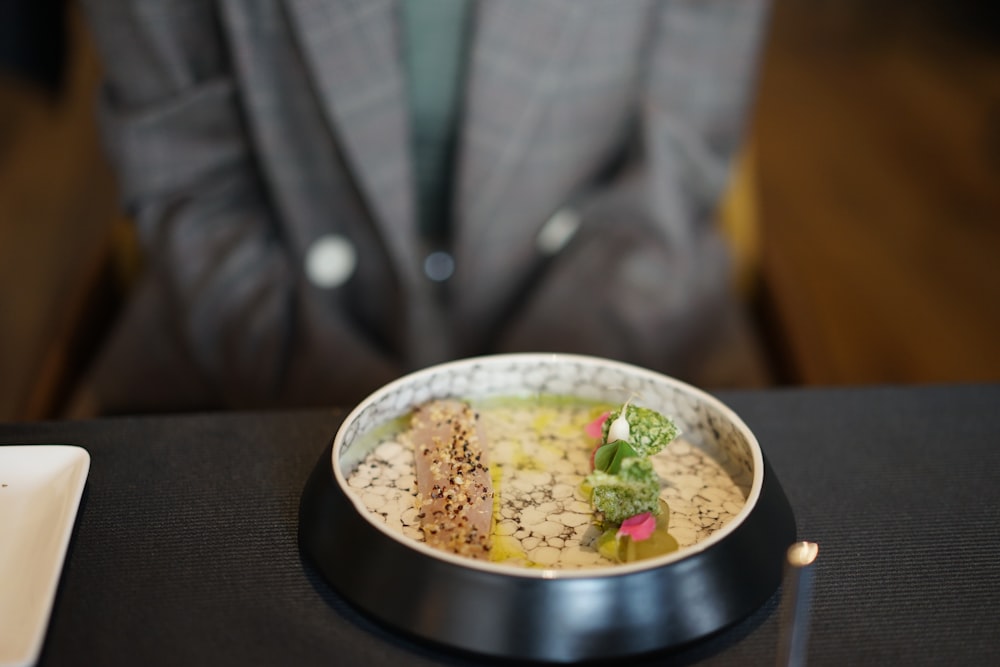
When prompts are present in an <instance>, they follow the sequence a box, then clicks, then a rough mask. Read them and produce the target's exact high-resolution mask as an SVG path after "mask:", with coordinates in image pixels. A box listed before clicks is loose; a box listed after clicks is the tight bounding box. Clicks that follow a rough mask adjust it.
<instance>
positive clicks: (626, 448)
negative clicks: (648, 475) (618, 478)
mask: <svg viewBox="0 0 1000 667" xmlns="http://www.w3.org/2000/svg"><path fill="white" fill-rule="evenodd" d="M613 444H615V445H618V451H616V452H615V457H614V458H613V459H612V460H611V464H610V465H609V466H608V472H609V473H611V474H612V475H617V474H618V471H619V470H621V469H622V461H624V460H625V459H627V458H628V457H630V456H635V455H636V454H635V450H634V449H632V446H631V445H630V444H628V443H627V442H625V441H624V440H619V441H617V442H615V443H613Z"/></svg>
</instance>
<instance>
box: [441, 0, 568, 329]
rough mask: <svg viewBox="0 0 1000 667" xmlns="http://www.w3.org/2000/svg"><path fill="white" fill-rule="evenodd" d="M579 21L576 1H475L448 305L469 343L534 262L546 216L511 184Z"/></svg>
mask: <svg viewBox="0 0 1000 667" xmlns="http://www.w3.org/2000/svg"><path fill="white" fill-rule="evenodd" d="M586 19H587V13H586V11H585V8H582V7H581V6H580V3H579V2H577V1H576V0H544V1H543V0H534V1H533V2H481V3H479V5H478V12H477V15H476V21H475V30H474V33H473V41H472V45H471V53H470V62H469V65H468V70H467V72H466V75H467V81H468V87H467V89H466V99H465V109H464V124H463V127H462V130H461V132H462V134H461V135H460V142H459V155H458V159H457V161H456V167H457V174H456V175H457V178H458V183H457V192H456V196H455V200H454V205H455V226H456V230H457V237H456V239H455V250H456V259H457V261H458V273H457V274H456V278H457V284H456V285H455V291H454V297H455V301H454V305H455V308H456V310H457V313H458V318H459V320H460V321H462V322H463V327H466V328H467V329H468V330H469V331H470V332H475V333H472V335H470V336H468V339H469V340H473V341H474V340H477V334H478V333H481V332H480V331H478V330H484V331H485V330H488V329H490V328H492V327H493V326H494V325H495V322H493V321H492V317H491V314H493V313H497V312H503V311H504V309H505V308H506V304H505V302H506V301H507V300H508V299H510V298H512V297H511V294H510V292H512V291H516V290H517V286H515V285H511V278H512V276H517V275H524V274H526V273H528V272H529V268H530V266H531V265H532V263H534V262H535V261H536V254H535V252H534V247H535V246H534V242H535V234H536V233H537V231H538V227H539V226H540V225H541V223H542V222H544V217H542V219H539V217H538V215H537V213H532V214H529V213H528V212H527V211H526V210H524V209H523V208H522V203H523V202H526V201H527V200H529V199H533V198H532V197H524V196H522V195H524V194H526V193H522V192H520V191H516V190H517V188H516V187H514V186H513V185H512V183H513V182H514V181H515V180H517V179H516V178H515V174H516V172H517V170H518V168H519V166H520V165H521V164H522V161H523V160H522V158H523V156H524V154H525V153H526V152H527V151H529V150H531V149H532V141H533V138H534V135H535V130H536V128H537V126H538V124H539V122H540V119H541V117H542V114H543V113H544V112H545V111H546V109H547V107H548V105H549V103H550V102H551V96H552V95H554V94H556V92H554V91H555V88H556V86H554V85H552V84H553V82H554V81H555V78H556V77H557V76H560V75H562V74H565V68H566V66H567V62H568V61H569V60H571V49H572V48H573V47H574V41H575V40H576V39H577V36H578V35H579V32H580V29H581V27H582V26H583V25H584V22H585V20H586ZM532 187H535V188H536V189H537V188H545V187H547V186H546V185H545V184H535V185H534V186H532ZM534 199H537V198H534ZM559 203H562V202H556V204H559ZM552 212H553V211H548V212H547V213H542V216H545V215H550V214H551V213H552ZM501 215H502V219H500V216H501Z"/></svg>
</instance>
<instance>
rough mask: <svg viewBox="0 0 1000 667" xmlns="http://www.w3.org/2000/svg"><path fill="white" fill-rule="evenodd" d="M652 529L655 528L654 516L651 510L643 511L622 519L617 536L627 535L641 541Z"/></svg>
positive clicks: (650, 533)
mask: <svg viewBox="0 0 1000 667" xmlns="http://www.w3.org/2000/svg"><path fill="white" fill-rule="evenodd" d="M654 530H656V517H655V516H653V513H652V512H643V513H642V514H636V515H635V516H633V517H629V518H628V519H625V520H624V521H622V525H621V528H619V529H618V537H621V536H623V535H628V536H629V537H631V538H632V539H633V540H635V541H636V542H642V541H643V540H648V539H649V536H650V535H652V534H653V531H654Z"/></svg>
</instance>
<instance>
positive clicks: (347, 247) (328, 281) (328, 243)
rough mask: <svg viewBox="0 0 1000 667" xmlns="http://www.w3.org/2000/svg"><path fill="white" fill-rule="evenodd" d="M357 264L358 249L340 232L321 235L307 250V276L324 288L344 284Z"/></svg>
mask: <svg viewBox="0 0 1000 667" xmlns="http://www.w3.org/2000/svg"><path fill="white" fill-rule="evenodd" d="M357 265H358V252H357V250H355V249H354V245H353V244H352V243H351V242H350V241H348V240H347V239H346V238H344V237H343V236H340V235H339V234H327V235H326V236H321V237H319V238H318V239H316V240H315V241H313V244H312V245H311V246H309V250H308V251H307V252H306V276H308V278H309V280H310V281H311V282H312V283H313V284H314V285H316V286H317V287H322V288H323V289H332V288H334V287H339V286H340V285H343V284H344V283H345V282H347V280H348V278H350V277H351V276H352V275H353V274H354V269H355V268H356V267H357Z"/></svg>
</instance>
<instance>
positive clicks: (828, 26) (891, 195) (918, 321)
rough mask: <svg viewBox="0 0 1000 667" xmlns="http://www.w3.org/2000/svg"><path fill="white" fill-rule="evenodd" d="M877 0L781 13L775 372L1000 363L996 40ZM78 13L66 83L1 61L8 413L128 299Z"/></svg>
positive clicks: (773, 98) (773, 193)
mask: <svg viewBox="0 0 1000 667" xmlns="http://www.w3.org/2000/svg"><path fill="white" fill-rule="evenodd" d="M874 4H875V3H862V2H859V1H858V0H842V1H841V2H837V1H836V0H777V4H776V6H775V11H774V14H773V25H772V30H771V34H770V36H769V40H768V44H767V49H766V53H765V59H764V66H763V71H762V75H761V80H760V88H759V94H758V99H757V110H756V113H755V116H754V118H753V134H754V137H755V141H756V146H757V157H758V164H757V172H758V179H759V200H760V207H761V219H762V230H761V231H762V242H763V243H762V245H763V253H762V261H763V264H762V273H763V277H764V283H765V287H766V289H765V291H764V294H763V296H764V298H763V299H762V307H761V312H762V315H763V320H764V322H765V324H766V328H767V331H768V332H769V336H770V340H772V341H773V345H772V348H773V351H774V354H775V360H776V363H777V364H778V365H779V367H780V369H781V371H782V375H781V381H782V382H787V383H801V384H818V385H819V384H822V385H826V384H867V383H923V382H965V381H982V380H990V381H1000V351H998V348H1000V346H998V341H1000V260H998V259H997V255H998V254H1000V187H998V183H1000V178H998V177H1000V48H998V47H997V45H995V44H990V43H988V42H985V41H983V40H979V41H972V40H966V39H963V38H962V33H961V31H957V32H956V31H955V30H953V29H952V28H948V29H947V30H945V29H941V28H940V26H937V25H936V23H935V20H934V19H933V18H931V19H930V20H926V19H922V20H917V19H913V20H910V19H909V18H905V17H907V16H908V15H907V14H901V13H900V12H898V11H896V12H893V11H889V10H887V9H886V7H888V6H890V5H892V6H901V5H900V3H886V4H882V3H879V4H878V5H877V6H869V5H874ZM905 6H906V7H909V6H910V5H905ZM901 17H902V18H901ZM904 18H905V20H903V19H904ZM918 18H919V17H918ZM73 28H74V30H73V33H72V37H73V39H74V43H73V49H72V51H73V53H74V54H75V57H74V58H73V60H72V63H71V70H70V72H69V81H68V89H67V91H66V94H65V95H64V97H63V98H62V99H61V100H59V101H57V102H55V103H53V102H51V101H49V100H47V99H46V98H45V97H44V96H43V95H41V94H40V93H39V92H38V91H36V90H34V89H32V87H31V86H29V85H27V84H24V83H21V82H19V81H17V80H15V79H12V78H10V77H7V78H4V77H3V75H2V74H0V421H2V420H13V419H37V418H42V417H51V416H58V415H59V414H61V413H60V409H61V401H62V399H63V398H64V397H65V389H66V387H65V386H64V385H63V384H62V383H61V379H62V378H64V377H65V376H66V375H67V374H66V371H67V369H68V370H71V371H72V370H78V364H79V360H80V359H81V354H82V353H83V354H82V356H85V352H86V351H87V350H89V349H90V348H91V347H92V346H93V344H94V340H91V339H88V337H87V336H91V337H93V336H95V335H97V334H99V332H100V331H101V326H100V323H99V322H96V321H93V318H92V317H91V319H90V321H88V319H87V318H88V317H90V315H89V313H94V312H97V313H107V312H108V310H109V309H110V308H113V305H114V302H115V298H116V295H113V294H108V293H107V290H108V289H111V288H109V287H107V285H113V284H114V282H113V280H110V281H109V280H108V279H107V278H108V277H107V276H106V275H104V273H103V272H104V271H105V270H106V268H107V259H108V249H109V244H108V239H109V235H110V234H111V233H112V231H111V230H112V228H113V225H115V224H120V216H119V215H118V213H117V209H116V206H115V193H114V183H113V179H112V177H111V175H110V172H109V171H108V169H107V167H106V165H105V163H104V161H103V159H102V157H101V152H100V148H99V142H98V138H97V132H96V130H95V128H94V126H93V122H92V120H91V115H90V111H91V105H92V103H93V94H94V90H95V86H96V84H97V80H98V76H99V65H98V63H97V59H96V57H95V56H94V53H93V50H92V49H91V48H90V45H89V43H88V41H87V36H86V34H85V32H84V31H82V30H81V29H80V26H79V24H78V23H76V22H74V23H73ZM94 284H98V285H102V286H105V291H103V292H98V296H97V297H96V302H95V300H94V297H93V294H94V293H93V292H91V291H89V290H88V287H89V286H90V285H94ZM88 295H90V297H91V298H90V300H89V301H88V300H87V298H86V297H88ZM81 323H82V324H84V325H88V324H89V325H90V326H85V327H84V330H85V332H87V333H86V335H85V336H83V337H82V338H81V337H79V336H76V335H75V333H76V332H77V331H78V330H79V329H78V327H79V325H80V324H81ZM69 375H72V373H70V374H69Z"/></svg>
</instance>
